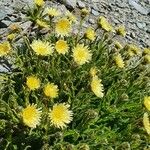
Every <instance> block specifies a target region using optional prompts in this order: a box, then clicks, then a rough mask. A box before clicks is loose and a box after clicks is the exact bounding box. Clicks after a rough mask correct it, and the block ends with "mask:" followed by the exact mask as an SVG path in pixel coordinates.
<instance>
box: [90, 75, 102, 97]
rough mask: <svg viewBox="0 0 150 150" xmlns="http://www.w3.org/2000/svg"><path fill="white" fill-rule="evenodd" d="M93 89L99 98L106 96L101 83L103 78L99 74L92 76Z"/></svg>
mask: <svg viewBox="0 0 150 150" xmlns="http://www.w3.org/2000/svg"><path fill="white" fill-rule="evenodd" d="M91 90H92V91H93V92H94V94H95V95H96V96H97V97H99V98H102V97H103V96H104V93H103V91H104V87H103V84H102V83H101V79H99V78H98V76H97V75H95V76H93V77H92V82H91Z"/></svg>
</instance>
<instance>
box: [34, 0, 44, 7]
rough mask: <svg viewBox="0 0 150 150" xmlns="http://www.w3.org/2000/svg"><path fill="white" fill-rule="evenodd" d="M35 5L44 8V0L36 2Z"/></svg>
mask: <svg viewBox="0 0 150 150" xmlns="http://www.w3.org/2000/svg"><path fill="white" fill-rule="evenodd" d="M34 3H35V4H36V5H37V6H40V7H41V6H43V5H44V0H34Z"/></svg>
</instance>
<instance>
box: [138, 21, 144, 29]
mask: <svg viewBox="0 0 150 150" xmlns="http://www.w3.org/2000/svg"><path fill="white" fill-rule="evenodd" d="M136 25H137V27H138V28H139V29H143V28H145V27H146V23H144V22H137V23H136Z"/></svg>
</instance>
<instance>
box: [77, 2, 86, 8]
mask: <svg viewBox="0 0 150 150" xmlns="http://www.w3.org/2000/svg"><path fill="white" fill-rule="evenodd" d="M77 5H78V6H79V8H85V4H84V3H83V2H82V1H80V0H79V1H77Z"/></svg>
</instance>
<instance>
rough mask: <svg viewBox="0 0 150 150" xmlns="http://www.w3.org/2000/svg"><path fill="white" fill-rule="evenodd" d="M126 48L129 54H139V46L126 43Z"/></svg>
mask: <svg viewBox="0 0 150 150" xmlns="http://www.w3.org/2000/svg"><path fill="white" fill-rule="evenodd" d="M127 50H128V54H129V56H133V55H139V54H140V53H141V50H140V49H139V47H137V46H136V45H134V44H129V45H127Z"/></svg>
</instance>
